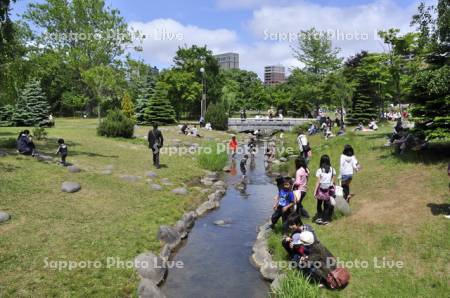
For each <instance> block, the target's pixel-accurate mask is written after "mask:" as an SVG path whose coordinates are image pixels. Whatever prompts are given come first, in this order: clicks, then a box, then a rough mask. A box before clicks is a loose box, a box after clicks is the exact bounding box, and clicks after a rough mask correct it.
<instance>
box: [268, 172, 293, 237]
mask: <svg viewBox="0 0 450 298" xmlns="http://www.w3.org/2000/svg"><path fill="white" fill-rule="evenodd" d="M275 200H276V204H275V205H274V206H273V210H274V211H275V212H274V213H273V214H272V225H271V228H273V227H275V225H276V223H277V222H278V220H279V219H280V217H281V218H282V221H283V233H286V232H287V231H288V218H289V215H290V214H291V211H292V209H293V208H292V207H293V206H294V205H295V197H294V193H293V192H292V179H284V181H283V187H282V188H281V189H280V191H279V192H278V195H277V196H276V197H275Z"/></svg>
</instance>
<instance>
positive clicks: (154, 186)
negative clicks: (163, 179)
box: [150, 184, 162, 190]
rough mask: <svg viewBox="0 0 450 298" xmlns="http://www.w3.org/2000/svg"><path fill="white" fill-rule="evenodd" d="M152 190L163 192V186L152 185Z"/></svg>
mask: <svg viewBox="0 0 450 298" xmlns="http://www.w3.org/2000/svg"><path fill="white" fill-rule="evenodd" d="M150 188H151V189H153V190H162V186H161V185H159V184H152V185H150Z"/></svg>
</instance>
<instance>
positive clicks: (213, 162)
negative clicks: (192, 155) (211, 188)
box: [198, 142, 228, 171]
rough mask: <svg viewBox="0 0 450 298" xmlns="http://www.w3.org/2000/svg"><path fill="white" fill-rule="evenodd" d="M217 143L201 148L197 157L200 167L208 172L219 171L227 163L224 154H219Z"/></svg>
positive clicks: (226, 157)
mask: <svg viewBox="0 0 450 298" xmlns="http://www.w3.org/2000/svg"><path fill="white" fill-rule="evenodd" d="M217 147H218V146H217V143H214V142H209V143H206V144H204V145H203V146H202V150H201V151H200V153H199V155H198V163H199V165H200V167H202V168H203V169H205V170H209V171H221V170H222V169H223V168H224V167H225V165H226V164H227V161H228V155H227V153H226V152H219V150H218V148H217Z"/></svg>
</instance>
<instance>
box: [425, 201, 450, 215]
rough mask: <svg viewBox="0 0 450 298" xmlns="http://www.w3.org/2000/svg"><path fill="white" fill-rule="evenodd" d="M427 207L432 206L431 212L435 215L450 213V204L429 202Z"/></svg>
mask: <svg viewBox="0 0 450 298" xmlns="http://www.w3.org/2000/svg"><path fill="white" fill-rule="evenodd" d="M427 207H428V208H430V211H431V214H433V215H435V216H438V215H448V214H450V204H445V203H444V204H436V203H428V204H427Z"/></svg>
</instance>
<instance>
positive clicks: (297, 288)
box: [274, 270, 320, 298]
mask: <svg viewBox="0 0 450 298" xmlns="http://www.w3.org/2000/svg"><path fill="white" fill-rule="evenodd" d="M274 294H275V296H276V297H277V298H290V297H297V298H316V297H320V295H319V287H318V286H317V285H315V284H312V283H311V282H310V281H309V279H306V278H305V277H304V276H303V275H302V274H301V273H300V272H299V271H297V270H289V271H288V273H287V275H286V277H284V278H283V279H282V280H281V281H280V285H279V287H278V288H276V289H275V291H274Z"/></svg>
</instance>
